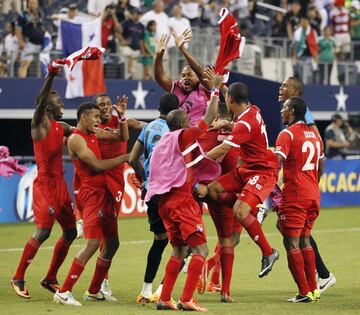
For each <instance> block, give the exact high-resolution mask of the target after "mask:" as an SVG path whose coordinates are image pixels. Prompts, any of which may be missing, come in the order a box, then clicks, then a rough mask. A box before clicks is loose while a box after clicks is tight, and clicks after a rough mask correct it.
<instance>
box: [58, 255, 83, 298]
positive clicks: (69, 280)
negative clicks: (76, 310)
mask: <svg viewBox="0 0 360 315" xmlns="http://www.w3.org/2000/svg"><path fill="white" fill-rule="evenodd" d="M84 268H85V265H83V264H82V263H81V262H80V261H79V260H78V259H77V258H76V257H75V258H74V261H73V263H72V265H71V268H70V271H69V273H68V275H67V276H66V279H65V282H64V284H63V285H62V287H61V289H60V290H59V291H60V292H61V293H63V292H66V291H71V290H72V288H73V286H74V285H75V283H76V281H77V280H78V279H79V278H80V276H81V274H82V272H83V271H84Z"/></svg>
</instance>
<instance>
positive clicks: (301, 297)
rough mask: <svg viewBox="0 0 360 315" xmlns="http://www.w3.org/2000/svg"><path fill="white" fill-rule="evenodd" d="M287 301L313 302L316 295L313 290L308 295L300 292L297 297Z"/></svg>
mask: <svg viewBox="0 0 360 315" xmlns="http://www.w3.org/2000/svg"><path fill="white" fill-rule="evenodd" d="M287 301H288V302H292V303H311V302H314V297H313V294H312V292H308V294H306V295H301V294H298V295H296V296H295V297H293V298H291V299H288V300H287Z"/></svg>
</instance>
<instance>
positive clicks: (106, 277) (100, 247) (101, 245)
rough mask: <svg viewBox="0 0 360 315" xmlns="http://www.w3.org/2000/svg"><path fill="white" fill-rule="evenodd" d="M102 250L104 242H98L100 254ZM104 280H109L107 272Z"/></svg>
mask: <svg viewBox="0 0 360 315" xmlns="http://www.w3.org/2000/svg"><path fill="white" fill-rule="evenodd" d="M103 248H104V241H100V246H99V250H100V253H101V252H102V250H103ZM104 279H106V280H108V279H109V273H108V272H107V273H106V275H105V277H104Z"/></svg>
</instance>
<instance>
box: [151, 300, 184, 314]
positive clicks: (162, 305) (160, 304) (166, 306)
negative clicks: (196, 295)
mask: <svg viewBox="0 0 360 315" xmlns="http://www.w3.org/2000/svg"><path fill="white" fill-rule="evenodd" d="M156 308H157V309H158V310H162V311H166V310H174V311H177V310H179V309H178V307H177V305H176V303H174V300H173V299H171V300H170V301H161V300H160V299H159V300H158V301H157V302H156Z"/></svg>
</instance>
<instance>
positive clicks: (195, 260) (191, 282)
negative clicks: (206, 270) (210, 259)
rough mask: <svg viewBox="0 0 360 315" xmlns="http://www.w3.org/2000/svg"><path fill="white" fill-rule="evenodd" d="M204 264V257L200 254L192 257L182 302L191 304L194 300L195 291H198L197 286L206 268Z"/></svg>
mask: <svg viewBox="0 0 360 315" xmlns="http://www.w3.org/2000/svg"><path fill="white" fill-rule="evenodd" d="M204 264H205V257H204V256H201V255H199V254H194V255H193V256H192V258H191V261H190V264H189V268H188V274H187V278H186V282H185V285H184V289H183V292H182V295H181V298H180V300H181V301H182V302H189V301H190V300H191V299H192V297H193V294H194V291H195V289H196V285H197V283H198V281H199V277H200V275H201V272H202V269H203V267H204Z"/></svg>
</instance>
